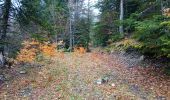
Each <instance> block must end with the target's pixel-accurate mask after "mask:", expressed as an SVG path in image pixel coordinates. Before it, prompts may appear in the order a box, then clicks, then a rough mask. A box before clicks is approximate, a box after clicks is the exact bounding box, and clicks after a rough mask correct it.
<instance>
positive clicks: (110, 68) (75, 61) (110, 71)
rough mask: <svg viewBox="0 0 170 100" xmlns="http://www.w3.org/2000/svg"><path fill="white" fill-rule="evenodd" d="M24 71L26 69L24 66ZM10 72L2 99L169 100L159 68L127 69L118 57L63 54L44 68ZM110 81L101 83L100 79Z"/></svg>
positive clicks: (169, 85) (167, 80)
mask: <svg viewBox="0 0 170 100" xmlns="http://www.w3.org/2000/svg"><path fill="white" fill-rule="evenodd" d="M22 69H23V67H22ZM20 70H21V68H20V67H17V68H13V69H10V71H9V73H8V76H10V77H11V79H10V80H7V81H5V82H4V83H3V85H2V86H1V91H0V99H2V100H169V99H170V77H167V76H165V75H163V74H162V71H161V70H160V69H159V68H155V67H154V66H151V65H148V67H145V68H144V67H141V66H140V65H136V67H127V62H126V61H125V59H123V57H122V56H120V55H117V54H105V53H99V52H92V53H85V54H76V53H60V54H58V56H56V57H54V58H52V59H51V61H44V62H43V66H34V65H33V66H32V67H29V66H28V67H24V70H26V72H27V73H24V74H23V73H22V74H21V73H19V71H20ZM103 78H107V81H105V82H103V81H102V82H101V83H98V82H97V81H98V80H100V79H101V80H103Z"/></svg>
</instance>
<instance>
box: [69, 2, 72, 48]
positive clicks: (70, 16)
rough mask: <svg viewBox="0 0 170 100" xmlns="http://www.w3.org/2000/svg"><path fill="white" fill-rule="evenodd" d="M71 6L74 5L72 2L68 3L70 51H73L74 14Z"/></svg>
mask: <svg viewBox="0 0 170 100" xmlns="http://www.w3.org/2000/svg"><path fill="white" fill-rule="evenodd" d="M71 5H72V1H71V0H69V2H68V8H69V36H70V37H69V38H70V39H69V40H70V46H69V49H70V51H72V50H73V34H72V12H71Z"/></svg>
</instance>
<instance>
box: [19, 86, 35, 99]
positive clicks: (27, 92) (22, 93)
mask: <svg viewBox="0 0 170 100" xmlns="http://www.w3.org/2000/svg"><path fill="white" fill-rule="evenodd" d="M31 92H32V87H26V88H24V89H22V90H21V91H20V92H19V95H20V96H23V97H27V96H30V95H31Z"/></svg>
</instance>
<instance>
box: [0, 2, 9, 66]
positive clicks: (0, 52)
mask: <svg viewBox="0 0 170 100" xmlns="http://www.w3.org/2000/svg"><path fill="white" fill-rule="evenodd" d="M10 9H11V0H5V1H4V8H3V17H2V31H1V32H2V33H1V37H0V40H1V42H2V45H1V47H0V66H1V67H3V66H4V64H5V54H4V51H5V47H6V44H5V41H6V34H7V29H8V21H9V16H10Z"/></svg>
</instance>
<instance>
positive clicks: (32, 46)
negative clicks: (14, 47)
mask: <svg viewBox="0 0 170 100" xmlns="http://www.w3.org/2000/svg"><path fill="white" fill-rule="evenodd" d="M55 53H56V45H55V44H50V43H47V42H44V43H40V42H37V41H35V40H31V41H24V42H23V48H22V49H21V50H20V52H19V53H18V56H17V60H18V61H19V62H32V61H35V60H36V57H37V55H38V54H43V56H48V57H52V56H55Z"/></svg>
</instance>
